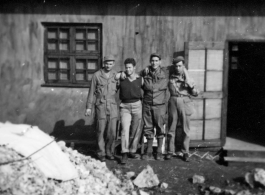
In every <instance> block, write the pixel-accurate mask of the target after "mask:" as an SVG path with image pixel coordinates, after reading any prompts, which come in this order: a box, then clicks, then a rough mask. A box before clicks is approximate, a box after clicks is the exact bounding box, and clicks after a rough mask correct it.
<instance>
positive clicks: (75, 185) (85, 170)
mask: <svg viewBox="0 0 265 195" xmlns="http://www.w3.org/2000/svg"><path fill="white" fill-rule="evenodd" d="M58 145H59V146H60V147H61V149H62V151H63V152H64V153H65V154H66V155H67V156H68V157H69V159H70V161H71V162H72V163H73V165H74V166H75V168H76V169H77V171H78V178H76V179H72V180H68V181H64V182H63V181H58V180H54V179H49V178H46V177H45V176H44V175H43V174H42V172H41V171H40V170H38V169H37V168H36V167H35V166H34V162H33V161H32V160H31V159H25V160H20V159H22V158H23V156H21V155H19V154H18V153H17V152H16V151H14V150H13V149H10V148H8V147H7V146H0V175H1V177H0V194H4V195H7V194H8V195H12V194H21V195H23V194H25V195H26V194H27V195H28V194H39V195H53V194H54V195H83V194H89V195H94V194H102V195H103V194H104V195H108V194H110V195H111V194H113V195H114V194H115V195H116V194H117V195H119V194H120V195H125V194H137V193H136V192H135V191H134V186H133V183H132V182H131V180H130V179H127V178H126V177H121V176H120V178H119V177H118V176H116V175H115V174H114V173H113V172H111V171H110V170H108V168H107V167H106V164H105V163H103V162H100V161H98V160H95V159H93V158H91V157H90V156H84V155H82V154H80V153H78V152H77V151H76V150H72V149H71V148H68V147H66V146H65V143H64V142H58ZM8 162H9V163H8Z"/></svg>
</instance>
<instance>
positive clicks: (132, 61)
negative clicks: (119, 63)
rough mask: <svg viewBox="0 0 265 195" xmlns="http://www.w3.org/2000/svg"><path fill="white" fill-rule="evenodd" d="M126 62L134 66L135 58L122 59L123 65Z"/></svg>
mask: <svg viewBox="0 0 265 195" xmlns="http://www.w3.org/2000/svg"><path fill="white" fill-rule="evenodd" d="M126 64H132V65H133V66H136V62H135V59H134V58H127V59H126V60H125V61H124V65H126Z"/></svg>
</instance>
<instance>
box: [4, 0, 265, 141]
mask: <svg viewBox="0 0 265 195" xmlns="http://www.w3.org/2000/svg"><path fill="white" fill-rule="evenodd" d="M71 2H72V1H67V3H64V4H63V3H60V1H58V2H56V3H53V2H48V1H47V3H43V1H42V2H40V1H36V3H32V2H29V3H24V4H16V3H12V2H9V3H5V4H4V5H3V6H1V8H0V26H1V28H0V75H1V77H0V89H1V93H0V110H1V112H0V121H1V122H5V121H7V120H8V121H10V122H13V123H29V124H33V125H38V126H39V127H40V128H41V129H43V130H44V131H45V132H47V133H51V132H53V131H54V129H55V126H56V124H57V123H58V122H63V124H64V125H63V126H64V127H69V126H74V128H77V127H79V126H80V125H81V126H87V125H91V124H92V119H89V118H87V117H84V110H85V102H86V96H87V93H88V89H79V88H47V87H46V88H44V87H41V84H43V83H44V72H43V64H44V57H43V52H44V51H43V48H44V27H43V26H42V24H41V23H42V22H70V23H102V26H103V56H104V55H107V54H113V55H114V56H115V58H116V59H117V60H116V66H115V69H116V70H123V69H124V65H123V61H124V59H125V58H127V57H134V58H136V60H137V71H139V70H141V69H143V68H145V67H146V66H147V65H148V64H149V56H150V54H151V53H152V52H158V53H160V54H161V55H162V62H163V66H167V65H170V64H171V62H172V58H173V55H174V53H175V52H183V51H184V42H221V44H224V43H225V42H226V40H227V39H243V40H244V39H248V40H252V41H253V40H264V39H265V36H264V35H265V15H264V13H265V6H264V3H263V2H261V1H257V3H256V4H255V3H252V2H248V3H245V4H244V3H242V2H237V1H235V2H229V1H227V2H225V3H223V1H222V2H218V1H217V2H211V1H205V2H200V1H198V2H197V1H190V2H185V3H183V2H180V1H165V2H163V3H162V1H161V3H150V2H149V3H148V2H147V3H143V2H140V1H124V2H123V1H117V2H115V1H113V2H111V1H110V2H108V3H105V2H101V1H99V2H97V3H95V2H93V3H91V2H90V1H87V2H82V3H78V2H79V1H77V2H75V3H71ZM226 60H227V55H226V57H225V62H226ZM225 65H226V66H227V65H228V64H227V62H226V63H225ZM223 85H224V87H226V86H227V80H226V79H224V82H223ZM226 95H227V94H223V93H211V92H206V93H204V94H203V96H199V97H198V101H199V100H200V99H203V98H223V97H224V96H226ZM226 104H227V103H226V102H224V103H223V105H224V106H222V108H223V111H222V117H223V118H224V117H226V110H225V109H226V108H225V107H226ZM197 115H198V116H199V115H200V113H197ZM76 124H77V126H76ZM224 124H225V123H224ZM224 124H223V125H224ZM77 129H80V128H77ZM198 131H199V130H198ZM76 132H79V130H76ZM88 132H90V133H95V131H94V129H93V130H91V131H88ZM222 136H225V132H222ZM88 137H89V136H88ZM198 139H200V137H198ZM217 145H218V144H217Z"/></svg>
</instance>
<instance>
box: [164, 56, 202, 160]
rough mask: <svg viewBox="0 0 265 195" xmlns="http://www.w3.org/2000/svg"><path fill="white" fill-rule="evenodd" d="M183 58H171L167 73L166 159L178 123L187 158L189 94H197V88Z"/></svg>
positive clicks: (168, 156)
mask: <svg viewBox="0 0 265 195" xmlns="http://www.w3.org/2000/svg"><path fill="white" fill-rule="evenodd" d="M184 64H185V60H184V58H183V57H182V56H178V57H177V58H175V59H173V65H172V66H171V71H170V75H169V84H168V88H169V92H170V99H169V103H168V117H169V120H168V123H169V124H168V129H169V130H168V136H167V138H168V139H167V141H168V153H167V155H166V159H168V160H170V159H171V157H172V154H173V152H174V149H175V135H176V130H177V125H178V123H180V124H181V127H182V128H181V130H182V132H181V134H182V143H181V144H182V152H183V159H184V161H188V160H189V144H190V136H189V135H190V116H191V115H192V113H193V112H194V107H193V103H192V100H191V98H190V96H197V95H198V90H197V89H196V88H195V84H194V82H193V81H192V79H191V78H190V77H189V76H188V73H187V70H186V69H185V65H184Z"/></svg>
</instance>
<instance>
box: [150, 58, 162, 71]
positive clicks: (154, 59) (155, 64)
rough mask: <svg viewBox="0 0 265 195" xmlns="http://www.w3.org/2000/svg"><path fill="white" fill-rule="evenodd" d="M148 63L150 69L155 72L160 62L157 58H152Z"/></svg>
mask: <svg viewBox="0 0 265 195" xmlns="http://www.w3.org/2000/svg"><path fill="white" fill-rule="evenodd" d="M150 63H151V66H152V68H153V69H154V70H155V69H157V68H158V67H159V66H160V65H161V60H160V59H159V58H158V57H152V58H151V61H150Z"/></svg>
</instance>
